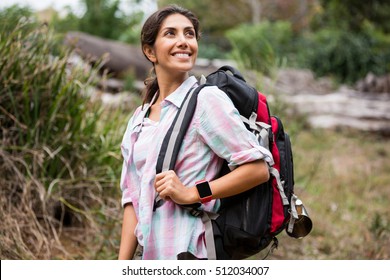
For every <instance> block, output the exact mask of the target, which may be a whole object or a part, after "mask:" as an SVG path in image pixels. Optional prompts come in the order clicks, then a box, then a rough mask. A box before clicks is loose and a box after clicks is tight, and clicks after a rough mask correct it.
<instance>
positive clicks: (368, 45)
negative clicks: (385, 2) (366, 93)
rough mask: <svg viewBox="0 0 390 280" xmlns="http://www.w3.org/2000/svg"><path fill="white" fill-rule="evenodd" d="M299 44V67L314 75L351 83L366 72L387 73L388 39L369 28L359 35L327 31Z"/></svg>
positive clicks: (336, 30) (345, 31)
mask: <svg viewBox="0 0 390 280" xmlns="http://www.w3.org/2000/svg"><path fill="white" fill-rule="evenodd" d="M302 42H303V44H304V45H302V47H301V50H302V52H303V53H304V54H305V55H301V57H303V58H304V61H303V63H302V65H303V66H306V67H308V68H310V69H312V70H313V71H314V72H315V73H316V75H317V76H326V75H332V76H334V77H335V78H336V79H337V80H338V81H339V82H341V83H349V84H353V83H355V82H356V81H357V80H359V79H362V78H364V77H365V76H366V75H367V73H369V72H373V73H374V74H377V75H381V74H384V73H386V72H387V71H389V70H390V51H389V49H390V48H389V47H390V44H389V42H390V41H389V37H386V36H385V35H384V34H382V33H378V32H374V30H372V29H370V28H369V27H367V28H366V29H365V31H364V32H362V33H353V32H350V31H347V30H342V29H331V28H326V29H322V30H320V31H319V32H317V33H315V34H310V35H309V36H307V37H306V38H305V40H304V41H302Z"/></svg>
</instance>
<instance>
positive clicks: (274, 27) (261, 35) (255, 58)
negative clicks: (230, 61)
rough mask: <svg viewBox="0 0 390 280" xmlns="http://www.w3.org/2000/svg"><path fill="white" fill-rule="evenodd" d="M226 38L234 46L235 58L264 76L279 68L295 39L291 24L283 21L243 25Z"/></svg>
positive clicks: (228, 33) (230, 32)
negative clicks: (281, 60)
mask: <svg viewBox="0 0 390 280" xmlns="http://www.w3.org/2000/svg"><path fill="white" fill-rule="evenodd" d="M226 36H227V38H228V39H229V41H230V43H231V45H232V46H233V50H232V56H233V58H234V59H236V60H237V61H242V62H243V63H244V67H246V68H250V69H254V70H257V71H260V72H262V73H263V74H269V73H271V72H272V70H273V69H274V68H275V67H276V66H279V64H280V59H281V58H283V57H285V54H286V53H288V51H287V48H290V43H291V41H292V39H293V33H292V29H291V24H290V23H288V22H283V21H278V22H274V23H271V22H268V21H265V22H262V23H260V24H257V25H247V24H245V25H241V26H239V27H237V28H234V29H232V30H230V31H228V32H227V34H226Z"/></svg>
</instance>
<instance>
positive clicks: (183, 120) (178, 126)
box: [156, 84, 206, 174]
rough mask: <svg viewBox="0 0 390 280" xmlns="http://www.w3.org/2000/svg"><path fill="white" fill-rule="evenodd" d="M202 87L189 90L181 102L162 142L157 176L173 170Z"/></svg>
mask: <svg viewBox="0 0 390 280" xmlns="http://www.w3.org/2000/svg"><path fill="white" fill-rule="evenodd" d="M204 86H206V85H205V84H204V85H201V86H198V87H196V88H192V89H190V91H189V92H188V93H187V96H186V97H185V99H184V100H183V103H182V105H181V107H180V108H179V111H178V112H177V114H176V116H175V119H174V120H173V123H172V125H171V126H170V128H169V129H168V132H167V134H166V135H165V137H164V140H163V142H162V145H161V149H160V153H159V155H158V159H157V165H156V172H157V174H158V173H161V172H162V171H167V170H173V169H174V168H175V164H176V160H177V156H178V154H179V150H180V146H181V143H182V142H183V139H184V136H185V134H186V132H187V129H188V127H189V125H190V123H191V120H192V117H193V115H194V112H195V108H196V104H197V98H198V94H199V92H200V91H201V90H202V88H203V87H204Z"/></svg>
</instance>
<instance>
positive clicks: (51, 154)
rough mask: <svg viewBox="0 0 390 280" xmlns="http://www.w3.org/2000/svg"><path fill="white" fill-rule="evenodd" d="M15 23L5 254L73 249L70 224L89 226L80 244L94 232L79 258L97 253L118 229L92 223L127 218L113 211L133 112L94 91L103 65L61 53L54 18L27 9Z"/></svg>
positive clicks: (1, 155) (5, 107)
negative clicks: (72, 62)
mask: <svg viewBox="0 0 390 280" xmlns="http://www.w3.org/2000/svg"><path fill="white" fill-rule="evenodd" d="M6 17H7V14H6V13H5V14H2V18H1V21H5V22H6V21H7V19H6ZM2 27H3V26H2ZM7 33H8V34H7V36H1V40H0V73H1V75H0V84H1V85H0V112H1V115H0V122H1V131H0V134H1V136H0V141H1V142H0V143H1V146H0V185H1V190H0V206H1V211H0V219H1V221H2V225H1V227H0V242H1V251H0V257H1V259H37V258H40V259H47V258H53V257H58V256H57V255H56V253H55V252H57V253H58V252H60V255H61V256H63V257H65V258H66V257H68V256H69V254H68V252H67V250H66V249H65V247H64V246H63V244H62V243H61V239H62V238H63V235H64V234H65V232H66V231H65V229H64V226H70V227H71V228H73V230H76V229H80V230H81V231H82V233H83V236H84V238H82V240H78V246H80V247H82V246H83V244H84V245H85V242H86V241H87V240H90V239H91V238H94V244H95V245H96V248H89V249H88V250H86V251H85V255H83V256H80V258H96V257H97V255H98V254H101V251H99V250H104V249H102V248H105V249H108V250H109V248H110V247H109V246H107V245H106V246H102V244H103V242H107V234H110V232H101V233H99V235H97V236H95V234H93V233H91V230H93V229H95V230H98V228H99V224H101V223H106V224H115V223H116V221H117V219H118V217H116V215H109V214H108V213H109V212H110V211H112V210H113V209H116V208H118V204H119V198H118V202H117V201H116V200H115V199H113V198H115V196H116V195H117V194H118V193H117V192H118V191H119V190H118V189H119V188H118V179H119V175H120V167H121V163H122V161H121V159H120V156H119V144H120V140H121V137H122V135H121V134H122V132H123V131H124V125H125V124H124V121H125V120H122V121H120V120H119V119H118V117H117V116H116V115H115V113H113V112H111V113H106V112H104V111H103V110H102V109H101V108H102V107H101V106H100V104H98V103H92V102H91V101H90V99H89V98H88V97H87V92H88V90H90V88H91V86H92V85H94V83H95V82H96V81H97V70H98V69H96V68H94V69H92V70H91V69H89V68H85V67H68V66H69V65H68V59H69V56H70V52H69V51H65V50H62V51H61V52H60V54H59V55H58V56H53V55H52V53H53V49H54V48H55V43H54V41H55V40H54V39H53V33H52V32H51V30H49V29H48V28H47V26H45V25H41V26H39V25H38V24H37V23H36V22H35V21H33V20H30V19H26V18H25V19H24V20H19V22H18V23H17V24H16V27H15V28H14V29H13V30H8V31H7ZM1 34H5V31H4V30H1ZM56 51H58V50H56ZM108 228H110V227H108ZM111 228H112V227H111ZM86 232H89V234H87V233H86ZM73 237H74V234H73ZM99 248H100V249H99ZM114 252H115V250H112V252H111V253H114Z"/></svg>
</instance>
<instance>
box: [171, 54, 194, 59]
mask: <svg viewBox="0 0 390 280" xmlns="http://www.w3.org/2000/svg"><path fill="white" fill-rule="evenodd" d="M173 56H175V57H179V58H189V57H190V56H191V54H189V53H175V54H173Z"/></svg>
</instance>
